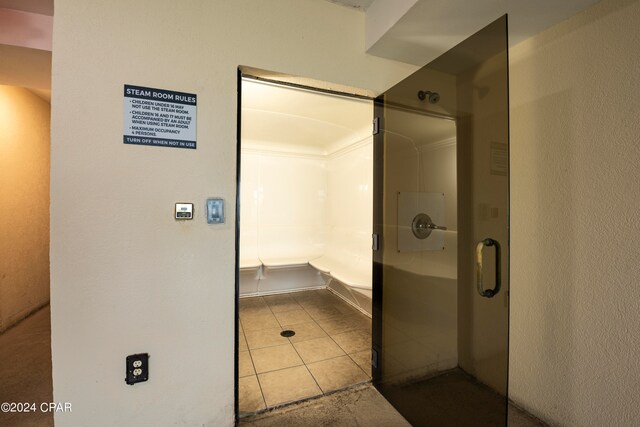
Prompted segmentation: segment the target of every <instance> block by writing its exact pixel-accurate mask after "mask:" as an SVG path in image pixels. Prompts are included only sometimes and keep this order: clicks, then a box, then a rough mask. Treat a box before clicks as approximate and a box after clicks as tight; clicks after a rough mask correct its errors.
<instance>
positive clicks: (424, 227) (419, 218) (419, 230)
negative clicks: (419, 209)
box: [411, 213, 447, 239]
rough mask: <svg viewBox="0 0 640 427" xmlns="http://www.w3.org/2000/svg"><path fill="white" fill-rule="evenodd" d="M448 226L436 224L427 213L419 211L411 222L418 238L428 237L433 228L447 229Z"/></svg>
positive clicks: (414, 233) (412, 229)
mask: <svg viewBox="0 0 640 427" xmlns="http://www.w3.org/2000/svg"><path fill="white" fill-rule="evenodd" d="M446 229H447V227H443V226H441V225H435V224H434V223H433V221H431V217H430V216H429V215H427V214H425V213H419V214H418V215H416V216H415V217H414V218H413V221H412V222H411V231H413V235H414V236H416V237H417V238H418V239H426V238H427V237H429V235H430V234H431V230H446Z"/></svg>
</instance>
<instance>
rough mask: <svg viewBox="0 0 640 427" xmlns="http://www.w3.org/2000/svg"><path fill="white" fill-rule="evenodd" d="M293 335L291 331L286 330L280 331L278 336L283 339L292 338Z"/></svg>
mask: <svg viewBox="0 0 640 427" xmlns="http://www.w3.org/2000/svg"><path fill="white" fill-rule="evenodd" d="M295 334H296V333H295V332H293V331H291V330H288V329H287V330H286V331H282V332H280V335H281V336H283V337H285V338H289V337H292V336H294V335H295Z"/></svg>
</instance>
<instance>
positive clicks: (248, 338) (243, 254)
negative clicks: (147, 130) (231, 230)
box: [237, 73, 373, 417]
mask: <svg viewBox="0 0 640 427" xmlns="http://www.w3.org/2000/svg"><path fill="white" fill-rule="evenodd" d="M239 88H240V96H239V106H240V107H239V117H240V121H241V124H240V126H239V130H240V135H241V136H240V138H239V150H238V159H239V167H238V171H239V173H238V178H239V183H238V195H237V197H238V202H239V205H238V208H237V212H238V222H237V224H238V226H239V228H238V234H237V236H238V241H237V249H238V250H237V254H238V260H237V296H238V307H237V313H238V316H237V318H238V324H237V336H238V338H237V339H238V341H237V342H238V347H237V356H238V358H237V363H238V364H237V383H238V390H237V398H238V405H237V408H238V416H239V417H243V416H245V415H248V414H254V413H257V412H260V411H264V410H266V409H269V408H273V407H277V406H281V405H285V404H289V403H292V402H296V401H300V400H304V399H308V398H312V397H316V396H322V395H326V394H330V393H333V392H335V391H337V390H341V389H344V388H347V387H350V386H353V385H357V384H360V383H363V382H369V381H370V379H371V367H370V366H371V365H370V359H371V306H372V302H371V295H372V291H371V287H372V278H371V264H372V255H371V233H372V228H373V224H372V217H373V211H372V210H373V189H372V186H373V136H372V133H371V117H372V115H373V100H372V99H371V98H367V97H362V96H354V95H353V94H345V93H341V92H337V91H328V90H318V89H317V88H312V87H309V86H300V85H291V84H283V83H282V82H275V81H272V80H269V79H263V78H259V77H257V76H255V75H251V74H248V73H241V74H240V76H239Z"/></svg>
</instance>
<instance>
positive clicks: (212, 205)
mask: <svg viewBox="0 0 640 427" xmlns="http://www.w3.org/2000/svg"><path fill="white" fill-rule="evenodd" d="M206 213H207V224H224V199H223V198H221V197H213V198H210V199H207V212H206Z"/></svg>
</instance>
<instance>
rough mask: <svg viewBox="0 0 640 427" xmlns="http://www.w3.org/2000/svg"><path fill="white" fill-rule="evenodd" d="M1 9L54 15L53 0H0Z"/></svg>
mask: <svg viewBox="0 0 640 427" xmlns="http://www.w3.org/2000/svg"><path fill="white" fill-rule="evenodd" d="M0 9H15V10H22V11H24V12H32V13H38V14H40V15H48V16H53V0H0Z"/></svg>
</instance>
